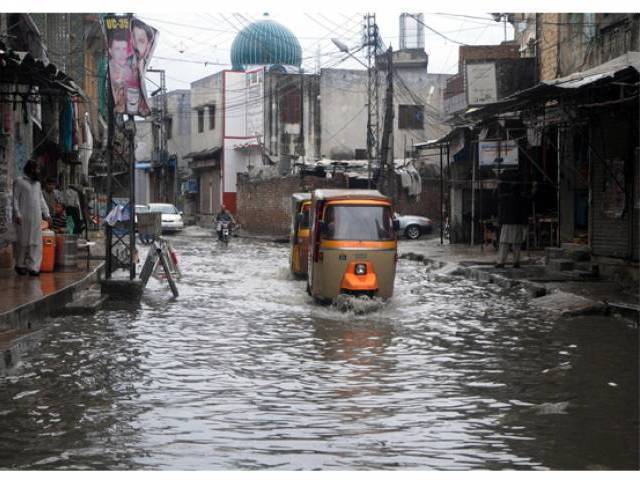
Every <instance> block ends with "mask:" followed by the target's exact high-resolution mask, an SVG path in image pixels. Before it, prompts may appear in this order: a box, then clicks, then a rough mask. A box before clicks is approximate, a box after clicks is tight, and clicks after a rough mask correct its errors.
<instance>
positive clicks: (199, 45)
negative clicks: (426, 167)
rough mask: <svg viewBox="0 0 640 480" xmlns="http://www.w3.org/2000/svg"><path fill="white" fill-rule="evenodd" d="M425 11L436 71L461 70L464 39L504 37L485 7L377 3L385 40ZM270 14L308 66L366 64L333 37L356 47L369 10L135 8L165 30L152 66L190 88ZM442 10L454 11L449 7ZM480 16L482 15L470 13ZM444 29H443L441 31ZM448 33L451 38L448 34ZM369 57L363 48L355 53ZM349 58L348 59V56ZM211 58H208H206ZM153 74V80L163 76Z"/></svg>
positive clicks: (392, 41) (170, 81)
mask: <svg viewBox="0 0 640 480" xmlns="http://www.w3.org/2000/svg"><path fill="white" fill-rule="evenodd" d="M345 5H346V2H345ZM405 11H408V12H409V13H424V23H425V24H426V25H428V26H429V27H431V28H432V29H433V30H435V31H437V32H438V33H435V32H434V31H431V30H429V29H426V28H425V48H426V51H427V53H428V54H429V67H428V70H429V72H430V73H455V72H456V71H457V62H458V47H459V44H458V43H455V42H461V43H465V44H470V45H487V44H496V43H500V42H501V41H503V40H504V28H503V24H502V23H498V22H495V21H494V20H493V19H492V18H491V16H490V15H489V14H488V13H486V12H482V11H473V10H466V11H464V12H462V13H461V12H458V13H455V14H453V15H466V16H465V17H463V16H453V15H451V16H450V15H443V14H435V13H428V12H420V10H419V9H415V8H413V9H409V10H407V9H403V10H400V9H398V10H392V9H388V8H387V9H382V8H378V9H372V10H371V11H370V13H375V14H376V21H377V23H378V26H379V28H380V33H381V35H382V37H383V40H384V42H385V44H386V45H387V46H388V45H392V46H393V47H394V48H398V45H399V40H398V35H399V17H400V14H401V13H402V12H405ZM265 12H268V13H269V18H270V19H272V20H274V21H277V22H279V23H281V24H282V25H284V26H286V27H287V28H288V29H289V30H291V31H292V32H293V33H294V34H295V35H296V36H297V37H298V40H299V41H300V44H301V45H302V56H303V68H304V69H305V71H307V72H313V71H315V69H316V66H317V64H318V57H317V56H318V50H319V53H320V57H319V64H320V66H321V67H323V68H326V67H332V66H335V67H338V68H363V67H362V66H361V65H360V64H358V62H357V61H355V60H353V59H349V58H348V57H347V56H346V55H345V54H344V53H341V52H339V51H338V49H337V48H336V47H335V45H334V44H333V43H332V42H331V38H339V39H340V40H341V41H342V42H344V43H345V44H346V45H348V46H349V47H350V48H352V49H356V48H358V47H359V46H360V45H361V35H362V25H363V15H364V13H365V12H364V11H354V10H348V9H346V8H345V9H344V10H341V11H335V9H332V10H331V11H321V12H318V11H316V12H312V11H308V12H299V11H297V12H291V11H287V10H282V9H280V10H278V9H273V10H268V9H263V10H259V9H255V10H253V11H248V10H246V11H240V12H236V13H229V12H228V11H224V12H220V11H198V12H196V11H193V12H191V13H162V12H155V13H148V12H142V11H140V12H135V14H136V15H137V16H138V17H139V18H141V19H142V20H144V21H145V22H147V23H149V24H150V25H152V26H153V27H155V28H157V29H158V30H159V31H160V40H159V43H158V46H157V48H156V51H155V55H154V59H153V60H152V62H151V67H152V68H155V69H164V70H166V76H167V87H168V89H169V90H175V89H180V88H189V84H190V83H191V82H193V81H194V80H197V79H199V78H202V77H205V76H207V75H210V74H212V73H215V72H217V71H219V70H222V69H225V68H230V66H231V65H230V48H231V44H232V42H233V39H234V38H235V36H236V35H237V33H238V31H239V30H240V29H242V28H243V27H245V26H246V25H248V24H249V23H250V22H251V21H254V20H259V19H261V18H264V17H263V15H264V13H265ZM439 13H449V12H448V11H447V10H446V9H443V10H442V11H440V12H439ZM469 17H479V18H469ZM439 34H441V35H442V36H441V35H439ZM443 36H444V37H448V38H449V40H447V39H445V38H443ZM507 38H508V39H513V28H511V25H508V26H507ZM355 55H356V56H359V58H361V59H363V60H364V54H363V52H362V51H361V52H359V53H356V54H355ZM345 58H346V59H347V60H346V61H343V60H344V59H345ZM205 62H207V63H206V64H205ZM152 75H153V74H149V78H150V79H151V80H155V81H157V78H154V77H153V76H152Z"/></svg>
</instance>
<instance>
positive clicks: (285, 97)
mask: <svg viewBox="0 0 640 480" xmlns="http://www.w3.org/2000/svg"><path fill="white" fill-rule="evenodd" d="M280 121H281V122H283V123H299V122H300V91H299V90H298V89H297V88H296V87H292V88H289V89H287V90H284V91H283V92H282V95H281V96H280Z"/></svg>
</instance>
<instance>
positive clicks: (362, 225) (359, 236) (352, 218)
mask: <svg viewBox="0 0 640 480" xmlns="http://www.w3.org/2000/svg"><path fill="white" fill-rule="evenodd" d="M324 219H325V223H326V226H327V233H326V235H325V238H327V239H335V240H392V239H393V238H394V233H393V218H392V216H391V208H389V207H385V206H378V205H376V206H369V205H367V206H364V205H362V206H360V205H358V206H352V205H349V206H347V205H333V206H331V205H330V206H329V207H328V208H327V212H326V214H325V216H324Z"/></svg>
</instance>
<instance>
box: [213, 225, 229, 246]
mask: <svg viewBox="0 0 640 480" xmlns="http://www.w3.org/2000/svg"><path fill="white" fill-rule="evenodd" d="M216 232H217V233H218V240H220V241H221V242H222V243H224V244H225V245H228V244H229V236H230V235H231V222H230V221H225V220H219V221H218V222H216Z"/></svg>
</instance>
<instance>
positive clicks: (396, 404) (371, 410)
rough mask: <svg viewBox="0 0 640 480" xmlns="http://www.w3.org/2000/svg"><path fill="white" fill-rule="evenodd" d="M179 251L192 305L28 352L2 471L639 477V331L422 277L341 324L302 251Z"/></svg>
mask: <svg viewBox="0 0 640 480" xmlns="http://www.w3.org/2000/svg"><path fill="white" fill-rule="evenodd" d="M172 240H173V242H174V245H175V246H176V249H177V250H178V252H179V256H180V265H181V267H182V270H183V272H184V276H183V278H182V281H181V282H180V284H179V288H180V297H179V299H178V300H177V301H174V300H172V299H171V295H170V293H169V291H168V288H167V287H166V286H165V285H162V284H161V283H159V282H158V281H156V280H155V279H152V280H151V281H150V283H149V287H148V289H147V291H146V292H145V295H144V297H143V300H142V302H141V304H140V305H139V306H136V307H128V308H126V307H125V306H117V307H113V308H110V309H108V310H103V311H100V312H99V313H97V314H96V315H94V316H89V317H64V318H56V319H53V320H51V323H50V324H49V326H48V327H46V328H43V329H42V330H40V331H38V332H36V333H34V334H32V335H30V336H29V337H27V338H25V339H24V340H23V341H22V344H21V346H20V348H18V349H17V352H18V353H17V354H16V355H15V358H16V362H15V363H16V364H15V366H13V367H11V368H7V369H5V370H3V371H1V372H0V468H3V469H66V468H69V469H130V468H134V469H199V470H215V469H225V470H238V469H242V470H245V469H281V470H291V469H305V470H311V469H326V470H333V469H336V470H337V469H340V470H345V469H346V470H356V469H398V470H400V469H403V470H407V469H438V470H450V469H451V470H453V469H456V470H460V469H527V470H528V469H534V470H545V469H637V468H638V467H639V464H638V455H639V453H638V452H639V445H638V330H637V327H636V325H635V324H634V323H633V322H628V321H625V320H624V319H616V318H612V317H578V318H571V319H561V320H554V319H552V318H551V317H550V316H549V315H547V314H543V313H541V312H538V311H535V310H533V309H531V308H529V307H528V300H527V297H526V295H525V293H524V292H520V291H518V290H510V291H504V290H502V289H500V288H499V287H497V286H492V285H480V284H477V283H474V282H473V281H470V280H466V279H463V278H461V277H456V276H449V275H444V274H439V273H438V272H434V271H428V269H427V267H425V266H424V265H423V264H421V263H417V262H412V261H408V260H400V262H399V264H398V275H397V278H396V291H395V296H394V298H393V299H392V300H391V301H390V302H389V303H388V304H386V305H383V306H380V305H373V306H372V305H370V304H364V305H361V304H356V305H355V307H356V310H358V311H359V313H355V312H353V311H349V310H347V311H342V310H341V309H338V308H335V307H327V306H320V305H315V304H314V303H313V302H312V301H311V300H310V298H309V297H308V296H307V294H306V292H305V287H304V282H301V281H297V280H294V279H292V278H291V277H290V276H289V274H288V257H287V256H288V249H287V246H286V245H278V244H272V243H264V242H262V243H261V242H257V241H251V240H241V239H237V238H233V239H232V241H231V243H230V245H229V246H228V248H226V249H222V248H220V247H219V246H218V245H217V244H215V243H214V242H213V241H212V240H211V239H209V238H196V237H193V236H192V237H189V236H187V235H183V236H176V237H172ZM356 303H357V302H356ZM370 307H371V308H370Z"/></svg>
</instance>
